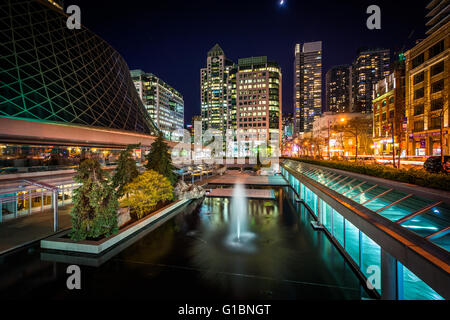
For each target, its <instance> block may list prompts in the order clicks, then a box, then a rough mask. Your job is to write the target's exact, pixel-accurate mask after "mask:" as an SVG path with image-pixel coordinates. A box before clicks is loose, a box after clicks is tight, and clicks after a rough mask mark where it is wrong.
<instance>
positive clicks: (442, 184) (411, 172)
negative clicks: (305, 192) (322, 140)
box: [283, 157, 450, 191]
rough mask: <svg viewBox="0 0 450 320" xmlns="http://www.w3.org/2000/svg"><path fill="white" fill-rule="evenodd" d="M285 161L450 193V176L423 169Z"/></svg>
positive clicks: (352, 163)
mask: <svg viewBox="0 0 450 320" xmlns="http://www.w3.org/2000/svg"><path fill="white" fill-rule="evenodd" d="M283 159H289V160H295V161H300V162H304V163H309V164H315V165H318V166H323V167H329V168H334V169H339V170H345V171H350V172H355V173H360V174H366V175H369V176H374V177H379V178H384V179H389V180H394V181H399V182H405V183H410V184H416V185H419V186H423V187H427V188H434V189H440V190H445V191H450V175H446V174H437V173H429V172H427V171H425V170H422V169H414V168H411V169H395V168H392V167H386V166H384V165H379V164H365V163H354V162H348V161H336V160H329V161H328V160H314V159H305V158H291V157H284V158H283Z"/></svg>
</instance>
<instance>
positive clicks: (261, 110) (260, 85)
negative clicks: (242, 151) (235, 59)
mask: <svg viewBox="0 0 450 320" xmlns="http://www.w3.org/2000/svg"><path fill="white" fill-rule="evenodd" d="M281 89H282V74H281V69H280V67H279V65H278V64H277V63H276V62H271V61H267V57H265V56H263V57H251V58H244V59H239V63H238V68H237V72H236V126H237V134H238V135H242V134H245V136H246V137H245V139H247V140H250V141H253V143H254V142H255V141H256V143H258V141H260V142H263V141H264V142H265V141H268V140H269V139H273V134H277V135H278V140H280V139H281V137H282V125H281V109H282V105H281V98H282V96H281Z"/></svg>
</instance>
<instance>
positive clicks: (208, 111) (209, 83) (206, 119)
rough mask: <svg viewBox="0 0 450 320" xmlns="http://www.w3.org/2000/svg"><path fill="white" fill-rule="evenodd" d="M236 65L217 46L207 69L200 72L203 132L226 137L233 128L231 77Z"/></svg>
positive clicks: (212, 51)
mask: <svg viewBox="0 0 450 320" xmlns="http://www.w3.org/2000/svg"><path fill="white" fill-rule="evenodd" d="M233 67H234V63H233V62H232V61H231V60H229V59H227V58H226V56H225V53H224V52H223V50H222V48H221V47H220V46H219V45H218V44H216V45H215V46H214V47H213V48H212V49H211V50H210V51H209V52H208V57H207V61H206V67H205V68H202V69H201V70H200V95H201V109H202V110H201V115H202V127H203V130H208V129H213V130H215V131H217V132H219V133H222V134H223V135H224V136H225V133H226V130H227V128H231V127H232V126H233V120H232V119H233V115H232V111H233V110H232V108H231V104H232V101H231V99H232V97H231V92H230V91H229V89H230V90H231V86H232V85H230V88H229V76H230V72H231V70H232V69H233Z"/></svg>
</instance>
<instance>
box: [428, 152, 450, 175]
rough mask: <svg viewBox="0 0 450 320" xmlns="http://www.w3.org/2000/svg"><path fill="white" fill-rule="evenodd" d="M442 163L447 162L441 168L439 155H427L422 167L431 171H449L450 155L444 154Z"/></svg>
mask: <svg viewBox="0 0 450 320" xmlns="http://www.w3.org/2000/svg"><path fill="white" fill-rule="evenodd" d="M444 163H447V164H448V165H445V168H444V170H443V169H442V164H441V156H435V157H429V158H428V159H427V160H426V161H425V162H424V164H423V167H424V169H425V170H426V171H428V172H431V173H439V172H442V171H445V172H447V173H450V156H444Z"/></svg>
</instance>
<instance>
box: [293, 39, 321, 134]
mask: <svg viewBox="0 0 450 320" xmlns="http://www.w3.org/2000/svg"><path fill="white" fill-rule="evenodd" d="M321 113H322V42H321V41H317V42H307V43H304V44H296V45H295V62H294V134H297V133H300V132H306V131H310V130H312V124H313V122H314V120H315V119H317V118H318V117H320V114H321Z"/></svg>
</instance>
